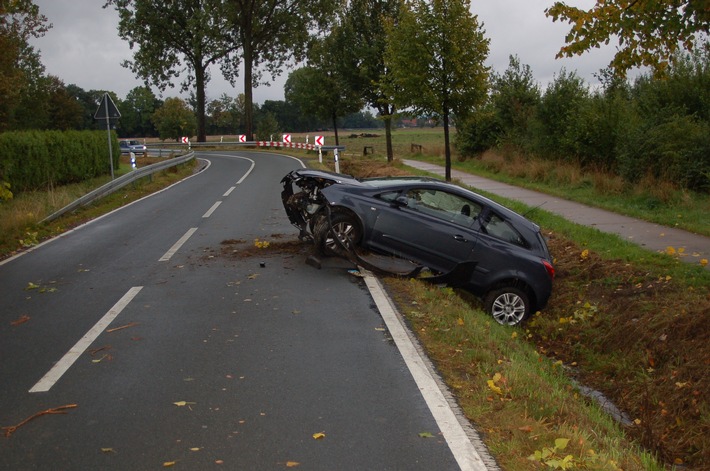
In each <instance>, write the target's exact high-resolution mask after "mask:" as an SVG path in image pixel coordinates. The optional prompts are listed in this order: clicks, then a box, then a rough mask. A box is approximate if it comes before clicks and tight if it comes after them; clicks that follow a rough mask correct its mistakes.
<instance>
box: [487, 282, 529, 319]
mask: <svg viewBox="0 0 710 471" xmlns="http://www.w3.org/2000/svg"><path fill="white" fill-rule="evenodd" d="M484 305H485V308H486V312H488V313H489V314H490V315H492V316H493V319H495V320H496V322H498V323H499V324H502V325H518V324H520V323H521V322H522V321H524V320H525V319H527V318H528V316H529V315H530V298H529V296H528V295H527V293H525V291H523V290H521V289H518V288H515V287H512V286H507V287H504V288H499V289H495V290H493V291H490V292H489V293H488V294H487V295H486V298H485V300H484Z"/></svg>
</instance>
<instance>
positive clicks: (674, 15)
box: [545, 0, 710, 76]
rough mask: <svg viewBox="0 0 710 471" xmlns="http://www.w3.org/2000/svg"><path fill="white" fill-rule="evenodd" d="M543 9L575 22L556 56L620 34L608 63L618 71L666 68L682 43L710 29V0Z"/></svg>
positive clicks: (625, 0)
mask: <svg viewBox="0 0 710 471" xmlns="http://www.w3.org/2000/svg"><path fill="white" fill-rule="evenodd" d="M545 13H546V15H547V16H548V17H552V19H553V21H558V20H560V21H567V22H568V23H570V24H571V25H572V28H571V29H570V32H569V33H568V34H567V37H566V38H565V43H566V45H565V46H562V48H561V49H560V50H559V52H558V53H557V57H572V56H574V55H582V54H583V53H585V52H588V51H590V50H592V49H593V48H598V47H600V46H601V45H602V44H609V42H610V41H611V40H612V38H614V37H616V38H618V41H619V48H618V49H617V52H616V54H615V56H614V58H613V59H612V61H611V63H610V64H609V66H610V67H611V68H612V69H613V70H614V71H615V72H616V74H618V75H620V76H625V75H626V72H627V71H628V70H629V69H632V68H634V67H638V66H649V67H651V68H652V69H653V70H655V71H656V72H657V73H661V74H662V73H663V72H664V70H665V69H666V68H667V67H668V65H669V64H670V62H671V59H672V57H673V55H674V54H675V53H676V52H677V51H678V50H679V49H680V48H684V49H686V50H688V51H691V50H693V48H694V46H695V44H696V42H697V41H698V40H700V41H703V36H705V38H707V36H706V35H707V34H708V33H710V6H708V1H707V0H655V1H649V0H596V4H595V5H594V7H592V8H590V9H589V10H585V9H582V8H577V7H572V6H569V5H567V4H566V3H564V2H555V4H554V5H553V6H552V7H550V8H548V9H547V10H546V11H545Z"/></svg>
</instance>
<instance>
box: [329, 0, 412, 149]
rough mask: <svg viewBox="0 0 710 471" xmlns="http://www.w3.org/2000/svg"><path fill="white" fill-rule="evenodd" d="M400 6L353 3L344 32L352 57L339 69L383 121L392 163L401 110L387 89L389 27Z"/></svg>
mask: <svg viewBox="0 0 710 471" xmlns="http://www.w3.org/2000/svg"><path fill="white" fill-rule="evenodd" d="M400 4H401V0H351V1H350V2H349V6H348V9H347V11H346V13H345V15H344V16H345V18H344V22H343V27H342V28H341V30H340V31H341V33H340V34H341V35H342V36H343V40H342V43H344V44H345V45H347V51H348V52H349V53H348V54H344V55H343V56H342V58H341V61H340V62H339V64H340V65H339V67H340V68H341V70H342V71H343V75H344V76H345V77H347V78H348V79H349V81H350V83H351V86H352V87H353V88H354V89H355V90H358V91H359V93H360V95H361V96H362V97H363V99H364V100H365V102H366V103H367V104H368V105H369V106H371V107H372V108H374V109H376V110H377V112H378V114H379V116H380V118H381V119H382V120H383V122H384V124H385V142H386V143H385V145H386V148H387V160H388V161H389V162H392V160H394V152H393V150H392V121H393V119H394V117H395V113H396V109H397V108H396V105H395V103H394V98H393V97H392V95H391V93H389V91H388V89H387V87H385V86H384V84H385V83H386V81H387V78H388V72H389V69H388V68H387V64H386V63H385V50H386V46H387V29H386V27H387V25H388V24H389V25H392V24H393V23H394V22H396V20H397V18H398V16H399V7H400Z"/></svg>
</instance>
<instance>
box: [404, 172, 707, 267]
mask: <svg viewBox="0 0 710 471" xmlns="http://www.w3.org/2000/svg"><path fill="white" fill-rule="evenodd" d="M403 162H404V163H405V164H406V165H409V166H410V167H414V168H416V169H419V170H424V171H427V172H430V173H433V174H436V175H440V176H442V177H443V176H444V175H445V169H444V167H442V166H440V165H434V164H430V163H427V162H419V161H416V160H404V161H403ZM451 179H452V180H458V181H460V182H462V183H463V184H464V185H467V186H470V187H473V188H477V189H479V190H484V191H487V192H489V193H492V194H495V195H499V196H503V197H506V198H510V199H514V200H518V201H521V202H523V203H525V204H527V205H529V206H531V207H537V206H540V207H541V208H542V209H544V210H545V211H549V212H551V213H554V214H558V215H560V216H562V217H564V218H565V219H568V220H570V221H572V222H576V223H578V224H582V225H585V226H590V227H594V228H596V229H599V230H600V231H602V232H607V233H611V234H616V235H618V236H620V237H622V238H623V239H625V240H628V241H629V242H633V243H636V244H638V245H641V246H642V247H645V248H647V249H649V250H653V251H656V252H664V251H665V250H666V248H667V247H673V248H674V249H675V250H676V251H678V249H679V248H682V249H684V254H685V255H684V256H682V257H680V260H682V261H684V262H688V263H700V260H702V259H709V258H710V237H705V236H702V235H698V234H694V233H692V232H688V231H684V230H681V229H676V228H673V227H668V226H662V225H660V224H656V223H652V222H647V221H642V220H640V219H634V218H631V217H628V216H623V215H620V214H616V213H613V212H611V211H606V210H603V209H599V208H594V207H592V206H587V205H584V204H581V203H575V202H572V201H568V200H564V199H561V198H557V197H554V196H550V195H547V194H544V193H539V192H536V191H532V190H527V189H524V188H519V187H516V186H513V185H508V184H506V183H502V182H498V181H495V180H490V179H487V178H483V177H479V176H477V175H472V174H470V173H465V172H462V171H460V170H455V169H451ZM705 268H706V269H709V270H710V264H708V265H706V267H705Z"/></svg>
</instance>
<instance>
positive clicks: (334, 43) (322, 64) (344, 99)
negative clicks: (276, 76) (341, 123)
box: [284, 27, 363, 145]
mask: <svg viewBox="0 0 710 471" xmlns="http://www.w3.org/2000/svg"><path fill="white" fill-rule="evenodd" d="M337 31H338V28H337V27H336V32H335V34H332V35H330V36H328V37H326V38H323V39H321V40H319V41H317V42H315V43H314V45H313V47H312V48H311V51H310V53H309V55H310V60H309V63H311V64H312V65H311V66H308V67H303V68H301V69H298V70H296V71H294V72H293V73H291V75H290V76H289V78H288V80H287V81H286V85H285V87H284V92H285V95H286V100H288V101H292V102H294V103H296V104H297V105H298V106H299V107H300V108H301V111H303V112H304V113H307V114H310V115H312V116H315V117H317V118H320V119H323V120H326V121H330V123H331V125H332V126H333V130H334V131H335V145H339V144H340V139H339V137H338V118H340V117H343V116H346V115H348V114H350V113H354V112H356V111H359V110H361V109H362V106H363V102H362V99H361V98H360V96H359V95H358V94H357V93H356V91H355V90H354V89H353V88H352V87H351V86H350V84H349V83H348V80H347V79H346V76H347V74H343V70H342V69H341V68H340V67H338V66H336V64H340V62H339V59H341V58H342V57H343V56H344V52H345V50H346V45H345V44H344V43H342V42H340V40H341V39H342V38H343V36H341V35H339V34H337Z"/></svg>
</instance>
